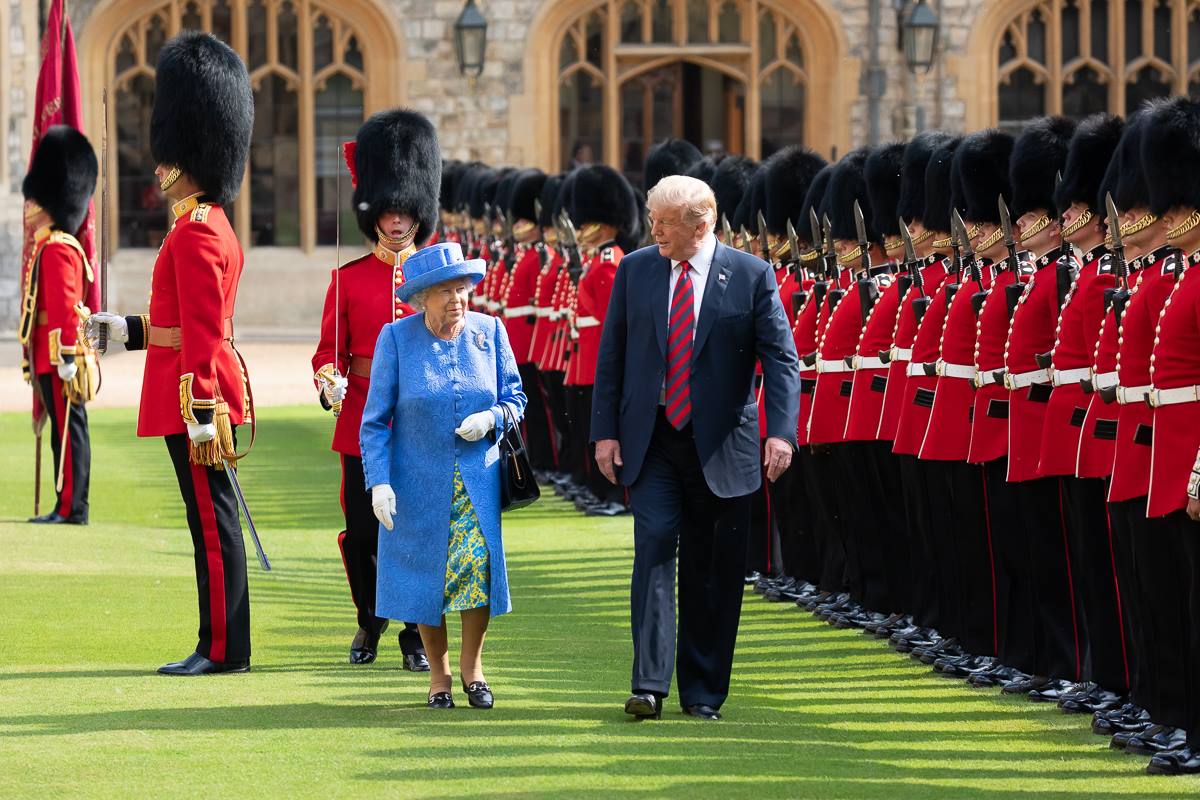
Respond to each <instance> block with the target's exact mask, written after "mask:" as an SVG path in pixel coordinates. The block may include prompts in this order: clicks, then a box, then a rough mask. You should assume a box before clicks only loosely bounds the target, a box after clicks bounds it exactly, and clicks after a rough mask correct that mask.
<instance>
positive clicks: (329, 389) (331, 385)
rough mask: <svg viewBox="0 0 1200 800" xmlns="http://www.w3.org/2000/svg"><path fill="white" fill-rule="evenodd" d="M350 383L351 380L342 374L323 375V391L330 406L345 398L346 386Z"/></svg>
mask: <svg viewBox="0 0 1200 800" xmlns="http://www.w3.org/2000/svg"><path fill="white" fill-rule="evenodd" d="M349 385H350V381H349V380H348V379H347V378H345V377H344V376H342V375H324V376H322V380H321V393H322V394H324V395H325V402H326V403H328V404H329V405H330V406H336V405H337V404H338V403H340V402H342V401H343V400H345V399H346V387H347V386H349Z"/></svg>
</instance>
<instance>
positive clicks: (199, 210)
mask: <svg viewBox="0 0 1200 800" xmlns="http://www.w3.org/2000/svg"><path fill="white" fill-rule="evenodd" d="M210 211H212V203H201V204H200V205H198V206H196V207H195V208H193V209H192V216H191V220H192V222H208V213H209V212H210Z"/></svg>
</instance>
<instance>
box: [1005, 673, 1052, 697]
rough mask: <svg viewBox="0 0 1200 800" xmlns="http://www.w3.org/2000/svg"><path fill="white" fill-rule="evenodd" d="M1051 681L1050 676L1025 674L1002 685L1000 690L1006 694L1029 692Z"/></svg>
mask: <svg viewBox="0 0 1200 800" xmlns="http://www.w3.org/2000/svg"><path fill="white" fill-rule="evenodd" d="M1049 682H1050V679H1049V678H1046V677H1043V676H1041V675H1025V676H1024V677H1021V678H1017V679H1016V680H1011V681H1009V682H1008V683H1006V684H1004V685H1003V686H1001V687H1000V691H1001V692H1003V693H1004V694H1029V693H1030V692H1032V691H1033V690H1034V689H1040V688H1042V687H1043V686H1045V685H1046V684H1048V683H1049Z"/></svg>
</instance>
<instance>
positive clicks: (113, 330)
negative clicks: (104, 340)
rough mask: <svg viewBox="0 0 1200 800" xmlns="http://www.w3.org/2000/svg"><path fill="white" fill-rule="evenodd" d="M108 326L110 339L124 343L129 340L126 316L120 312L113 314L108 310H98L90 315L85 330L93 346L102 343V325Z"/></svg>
mask: <svg viewBox="0 0 1200 800" xmlns="http://www.w3.org/2000/svg"><path fill="white" fill-rule="evenodd" d="M101 325H107V326H108V338H109V341H113V342H121V343H122V344H123V343H125V342H128V341H129V325H128V323H126V322H125V318H124V317H122V316H121V315H120V314H112V313H109V312H108V311H97V312H96V313H95V314H92V315H91V316H90V317H88V320H87V324H86V326H85V327H84V332H85V333H86V334H87V338H88V341H89V342H91V343H92V347H98V346H99V344H100V326H101Z"/></svg>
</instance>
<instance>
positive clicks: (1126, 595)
mask: <svg viewBox="0 0 1200 800" xmlns="http://www.w3.org/2000/svg"><path fill="white" fill-rule="evenodd" d="M1105 486H1106V487H1107V484H1105ZM1106 494H1107V492H1106ZM1138 502H1139V501H1138V500H1137V499H1134V500H1123V501H1121V502H1119V503H1109V504H1108V520H1109V528H1110V531H1111V533H1112V559H1113V569H1114V571H1115V572H1116V581H1117V586H1118V587H1119V588H1120V594H1119V595H1118V599H1119V601H1120V610H1121V627H1122V629H1123V632H1124V639H1125V643H1126V651H1125V652H1126V656H1127V658H1128V660H1129V699H1130V700H1132V701H1133V702H1134V703H1135V704H1137V705H1139V706H1141V707H1142V708H1147V709H1148V708H1150V707H1151V706H1152V705H1154V696H1153V686H1154V680H1153V676H1152V675H1151V674H1150V671H1149V655H1150V653H1151V652H1153V637H1152V635H1151V619H1150V617H1149V613H1151V610H1150V609H1146V608H1143V604H1142V593H1141V589H1140V587H1139V586H1138V573H1137V569H1136V568H1135V567H1134V546H1133V520H1134V518H1135V517H1134V515H1135V514H1144V512H1145V498H1141V506H1140V507H1139V506H1137V503H1138Z"/></svg>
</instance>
